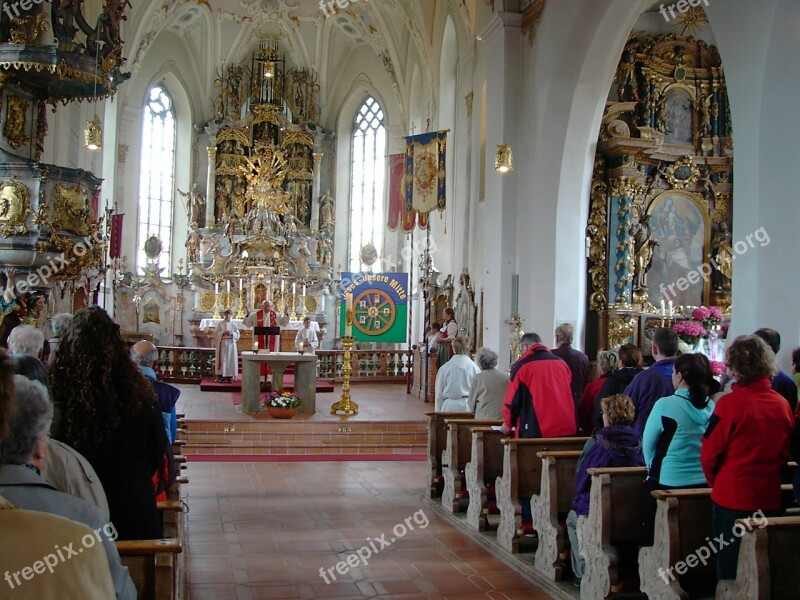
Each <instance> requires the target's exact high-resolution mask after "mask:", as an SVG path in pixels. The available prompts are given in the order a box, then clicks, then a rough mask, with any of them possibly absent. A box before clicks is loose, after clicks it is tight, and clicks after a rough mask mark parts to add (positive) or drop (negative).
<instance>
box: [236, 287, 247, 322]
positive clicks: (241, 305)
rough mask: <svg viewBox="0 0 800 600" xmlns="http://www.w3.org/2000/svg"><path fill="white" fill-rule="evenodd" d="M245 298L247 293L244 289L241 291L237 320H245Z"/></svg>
mask: <svg viewBox="0 0 800 600" xmlns="http://www.w3.org/2000/svg"><path fill="white" fill-rule="evenodd" d="M244 297H245V291H244V288H243V287H242V288H240V289H239V310H238V311H237V312H236V318H237V319H244Z"/></svg>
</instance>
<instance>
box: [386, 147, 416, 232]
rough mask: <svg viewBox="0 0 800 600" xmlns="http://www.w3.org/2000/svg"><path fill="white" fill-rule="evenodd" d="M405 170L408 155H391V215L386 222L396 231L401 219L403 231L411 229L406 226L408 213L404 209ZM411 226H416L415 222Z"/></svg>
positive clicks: (390, 228) (391, 229)
mask: <svg viewBox="0 0 800 600" xmlns="http://www.w3.org/2000/svg"><path fill="white" fill-rule="evenodd" d="M405 172H406V155H405V154H391V155H389V216H388V218H387V222H386V226H387V227H388V228H389V231H396V230H397V227H398V226H399V225H400V223H401V221H402V224H403V231H409V230H408V229H407V228H406V218H405V217H406V215H405V214H404V209H403V202H404V196H405V182H404V177H405ZM411 228H412V229H413V228H414V225H413V222H412V224H411Z"/></svg>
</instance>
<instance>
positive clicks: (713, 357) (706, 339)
mask: <svg viewBox="0 0 800 600" xmlns="http://www.w3.org/2000/svg"><path fill="white" fill-rule="evenodd" d="M691 317H692V320H690V321H689V320H687V321H678V322H677V323H676V324H675V325H674V326H673V327H672V329H673V330H674V331H675V333H677V334H678V337H679V338H680V341H679V342H678V348H679V349H680V351H681V352H682V353H684V354H685V353H687V352H699V353H700V354H705V355H706V356H707V357H708V359H709V360H710V361H712V364H713V363H714V362H718V361H720V360H721V359H722V356H723V354H724V353H723V348H722V345H723V344H722V339H724V337H725V334H726V333H727V327H726V326H725V325H723V324H722V322H723V320H724V319H725V316H724V315H723V314H722V311H721V310H720V309H719V308H717V307H716V306H711V307H706V306H699V307H697V308H695V309H694V310H693V311H692V312H691Z"/></svg>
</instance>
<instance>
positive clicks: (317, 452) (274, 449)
mask: <svg viewBox="0 0 800 600" xmlns="http://www.w3.org/2000/svg"><path fill="white" fill-rule="evenodd" d="M186 429H187V432H186V434H185V435H184V439H185V440H186V444H185V445H184V446H183V453H184V454H185V455H186V456H188V457H189V458H190V460H191V458H192V457H195V459H196V460H198V459H199V460H203V459H206V460H214V458H213V457H217V459H220V460H221V459H223V458H226V457H227V460H234V459H235V458H236V457H238V456H241V457H242V460H250V458H248V457H259V456H261V457H268V456H270V457H284V458H286V459H287V460H288V459H290V458H291V457H295V460H297V459H301V460H302V459H303V458H305V459H306V460H314V459H315V458H319V459H325V458H326V457H327V459H328V460H330V459H335V458H334V457H344V458H343V460H347V458H346V457H345V455H362V456H363V457H365V456H367V455H369V456H370V457H375V458H376V459H383V460H424V459H426V458H427V449H428V432H427V423H424V422H418V421H417V422H411V421H408V422H407V421H383V422H374V421H373V422H364V421H361V422H357V421H353V422H345V421H343V422H335V421H334V422H331V421H328V422H314V421H308V420H306V421H303V420H301V419H299V418H295V419H293V420H287V421H282V420H277V419H271V418H269V417H267V416H265V417H264V418H260V417H259V418H258V419H257V420H256V421H255V422H247V423H243V422H230V421H228V422H225V421H187V423H186ZM417 457H418V458H417ZM353 458H354V459H355V457H353Z"/></svg>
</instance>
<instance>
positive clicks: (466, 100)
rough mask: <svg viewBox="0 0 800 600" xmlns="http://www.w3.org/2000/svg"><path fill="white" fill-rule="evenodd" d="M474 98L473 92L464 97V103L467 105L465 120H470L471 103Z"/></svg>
mask: <svg viewBox="0 0 800 600" xmlns="http://www.w3.org/2000/svg"><path fill="white" fill-rule="evenodd" d="M474 98H475V92H470V93H469V94H467V95H466V96H464V103H465V104H466V105H467V118H468V119H471V118H472V101H473V99H474Z"/></svg>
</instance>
